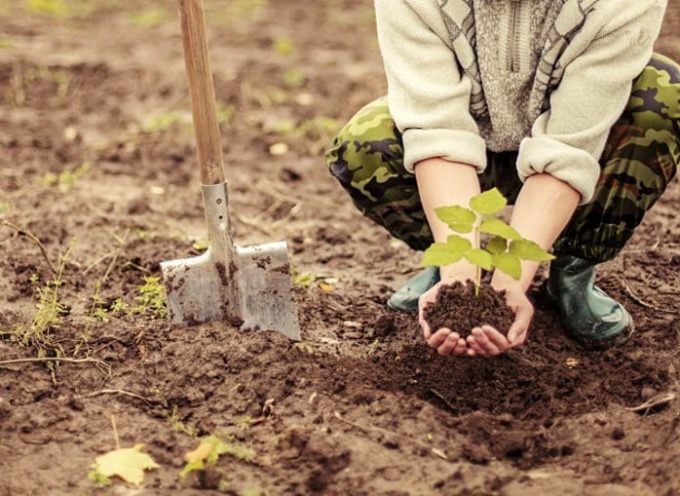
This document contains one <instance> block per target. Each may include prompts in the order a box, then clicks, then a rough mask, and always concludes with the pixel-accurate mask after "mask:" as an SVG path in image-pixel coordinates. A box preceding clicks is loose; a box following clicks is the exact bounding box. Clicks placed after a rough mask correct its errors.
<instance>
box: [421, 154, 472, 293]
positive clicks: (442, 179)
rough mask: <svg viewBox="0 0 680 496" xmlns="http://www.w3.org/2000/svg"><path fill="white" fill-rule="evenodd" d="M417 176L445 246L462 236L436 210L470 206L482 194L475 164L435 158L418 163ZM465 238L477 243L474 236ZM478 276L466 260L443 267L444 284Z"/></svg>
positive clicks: (434, 230) (426, 208) (438, 238)
mask: <svg viewBox="0 0 680 496" xmlns="http://www.w3.org/2000/svg"><path fill="white" fill-rule="evenodd" d="M415 174H416V180H417V182H418V192H419V194H420V201H421V203H422V206H423V210H424V211H425V215H426V216H427V221H428V223H429V224H430V229H431V230H432V235H433V237H434V240H435V241H436V242H438V243H445V242H446V240H447V238H448V237H449V236H450V235H451V234H458V233H454V232H453V231H451V229H450V228H449V226H447V225H446V224H445V223H444V222H442V221H441V220H439V218H438V217H437V214H436V213H435V209H437V208H439V207H448V206H452V205H460V206H463V207H467V206H468V204H469V203H470V199H471V198H472V197H473V196H476V195H478V194H479V192H480V188H479V178H478V177H477V170H476V169H475V168H474V167H473V166H471V165H467V164H460V163H454V162H449V161H447V160H444V159H441V158H431V159H427V160H423V161H421V162H418V163H417V164H416V165H415ZM465 237H467V238H468V239H469V240H470V241H471V242H472V243H473V244H475V243H476V241H475V239H474V236H473V235H472V234H470V235H467V236H465ZM475 273H476V269H475V267H474V266H473V265H471V264H470V263H469V262H467V261H465V260H462V261H460V262H458V263H455V264H452V265H449V266H447V267H442V268H441V277H442V280H444V281H450V280H465V279H474V277H475Z"/></svg>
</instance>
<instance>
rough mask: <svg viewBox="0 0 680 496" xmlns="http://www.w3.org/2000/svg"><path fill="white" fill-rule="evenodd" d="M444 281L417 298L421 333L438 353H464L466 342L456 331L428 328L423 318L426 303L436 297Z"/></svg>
mask: <svg viewBox="0 0 680 496" xmlns="http://www.w3.org/2000/svg"><path fill="white" fill-rule="evenodd" d="M443 284H446V283H444V282H440V283H438V284H436V285H435V286H433V287H432V288H430V289H429V290H428V291H427V292H425V293H423V294H422V295H421V296H420V299H419V300H418V322H419V323H420V327H421V328H422V329H423V335H424V336H425V340H426V341H427V344H428V345H429V346H430V347H431V348H434V349H435V350H437V353H439V354H440V355H464V354H465V353H466V352H467V351H468V349H467V344H466V342H465V340H464V339H463V338H461V337H460V335H459V334H458V333H455V332H453V331H451V329H446V328H444V329H430V326H429V324H428V323H427V321H426V320H425V317H424V311H425V307H426V306H427V304H428V303H430V302H434V301H435V300H436V299H437V294H438V293H439V289H440V288H441V287H442V285H443Z"/></svg>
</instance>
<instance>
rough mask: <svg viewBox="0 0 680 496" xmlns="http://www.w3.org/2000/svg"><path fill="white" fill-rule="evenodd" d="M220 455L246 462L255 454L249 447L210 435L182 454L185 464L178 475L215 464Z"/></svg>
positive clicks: (253, 459) (182, 475)
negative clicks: (194, 447)
mask: <svg viewBox="0 0 680 496" xmlns="http://www.w3.org/2000/svg"><path fill="white" fill-rule="evenodd" d="M222 455H228V456H231V457H232V458H235V459H237V460H241V461H243V462H248V463H252V462H254V461H255V457H256V456H257V455H256V453H255V451H253V450H252V449H251V448H248V447H245V446H241V445H238V444H234V443H231V442H228V441H224V440H223V439H222V438H220V437H218V436H215V435H211V436H208V437H205V438H203V439H202V440H201V442H200V444H199V445H198V447H197V448H196V449H195V450H193V451H190V452H189V453H187V454H186V455H185V456H184V459H185V460H186V462H187V464H186V465H185V466H184V469H183V470H182V471H181V472H180V477H181V478H182V479H184V478H185V477H186V476H187V475H189V474H190V473H192V472H198V471H201V470H205V469H206V468H207V467H213V466H215V465H216V464H217V461H218V460H219V459H220V457H221V456H222Z"/></svg>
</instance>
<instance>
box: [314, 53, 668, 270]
mask: <svg viewBox="0 0 680 496" xmlns="http://www.w3.org/2000/svg"><path fill="white" fill-rule="evenodd" d="M402 146H403V145H402V139H401V135H400V133H399V131H398V130H397V129H396V127H395V125H394V122H393V121H392V118H391V116H390V113H389V109H388V107H387V101H386V100H385V99H384V98H381V99H378V100H376V101H374V102H372V103H369V104H368V105H367V106H365V107H364V108H363V109H361V110H360V111H359V112H358V113H357V114H356V115H355V116H354V117H353V118H352V119H351V120H350V122H349V123H348V124H347V125H346V126H345V127H344V128H343V129H342V130H341V131H340V133H339V134H338V136H337V137H336V138H335V141H334V142H333V146H332V148H331V149H330V150H329V151H328V152H327V154H326V161H327V163H328V166H329V167H330V171H331V174H332V175H333V176H334V177H335V178H336V179H337V180H338V181H339V182H340V184H341V185H342V186H343V188H344V189H345V190H346V191H347V192H348V193H349V195H350V197H351V198H352V200H353V202H354V204H355V205H356V206H357V207H358V208H359V210H361V212H363V213H364V214H365V215H366V216H367V217H369V218H370V219H371V220H373V221H374V222H377V223H378V224H380V225H381V226H384V227H385V228H386V229H387V230H388V231H389V232H390V234H392V236H394V237H396V238H399V239H401V240H403V241H405V242H406V243H407V244H408V245H409V246H410V247H411V248H414V249H417V250H424V249H426V248H427V247H428V246H430V244H431V243H432V234H431V232H430V229H429V226H428V223H427V219H426V218H425V213H424V212H423V209H422V206H421V204H420V198H419V195H418V188H417V186H416V180H415V176H414V175H413V174H412V173H410V172H408V171H406V169H405V168H404V164H403V149H402ZM516 161H517V152H503V153H489V156H488V167H487V169H486V171H485V172H484V173H483V174H482V175H480V183H481V187H482V191H484V190H486V189H490V188H492V187H494V186H496V187H498V189H500V190H501V191H502V192H503V194H504V195H506V197H508V198H509V200H510V202H511V203H512V202H514V200H515V199H516V197H517V195H518V193H519V190H520V188H521V186H522V184H521V182H520V180H519V178H518V177H517V172H516V169H515V163H516ZM679 162H680V66H679V65H678V64H676V63H675V62H673V61H671V60H670V59H668V58H666V57H663V56H661V55H655V56H654V57H653V58H652V60H651V61H650V63H649V65H648V66H647V67H646V68H645V70H644V71H643V72H642V74H641V75H640V76H639V77H638V78H637V79H636V80H635V84H634V87H633V91H632V94H631V98H630V101H629V104H628V106H627V108H626V110H625V112H624V113H623V115H622V116H621V118H620V119H619V121H618V122H617V123H616V124H615V125H614V126H613V128H612V130H611V133H610V135H609V139H608V141H607V145H606V149H605V151H604V153H603V155H602V159H601V161H600V165H601V167H602V174H601V176H600V180H599V182H598V184H597V188H596V191H595V196H594V199H593V201H592V202H590V203H588V204H587V205H584V206H581V207H579V208H578V209H577V210H576V212H575V214H574V216H573V217H572V219H571V221H570V223H569V225H568V226H567V228H566V229H565V231H564V232H563V233H562V236H561V237H560V239H559V240H558V241H557V242H556V244H555V246H554V251H555V253H556V254H558V255H560V254H561V255H573V256H577V257H581V258H585V259H588V260H591V261H593V262H603V261H606V260H610V259H612V258H614V257H615V256H616V255H617V254H618V253H619V251H621V249H622V248H623V246H624V245H625V244H626V242H627V241H628V240H629V239H630V237H631V236H632V235H633V231H634V230H635V228H636V227H637V226H638V225H639V224H640V222H641V221H642V219H643V217H644V215H645V213H646V212H647V211H648V210H649V209H650V208H651V207H652V206H653V205H654V203H655V202H656V201H657V200H658V199H659V197H661V195H662V194H663V192H664V191H665V190H666V187H667V186H668V184H669V182H670V181H671V180H672V179H673V177H674V176H675V173H676V170H677V167H678V163H679Z"/></svg>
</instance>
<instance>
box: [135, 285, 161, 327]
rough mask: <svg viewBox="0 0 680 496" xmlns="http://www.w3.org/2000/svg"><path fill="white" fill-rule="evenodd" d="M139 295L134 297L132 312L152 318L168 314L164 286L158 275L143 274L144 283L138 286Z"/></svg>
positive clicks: (159, 317)
mask: <svg viewBox="0 0 680 496" xmlns="http://www.w3.org/2000/svg"><path fill="white" fill-rule="evenodd" d="M138 292H139V296H137V297H136V298H135V304H134V305H133V306H132V313H135V314H138V315H148V316H150V317H152V318H154V319H164V318H166V317H167V316H168V308H167V306H166V303H165V302H166V294H165V286H163V283H162V282H161V278H160V277H155V276H144V283H143V284H142V285H140V286H139V287H138Z"/></svg>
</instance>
